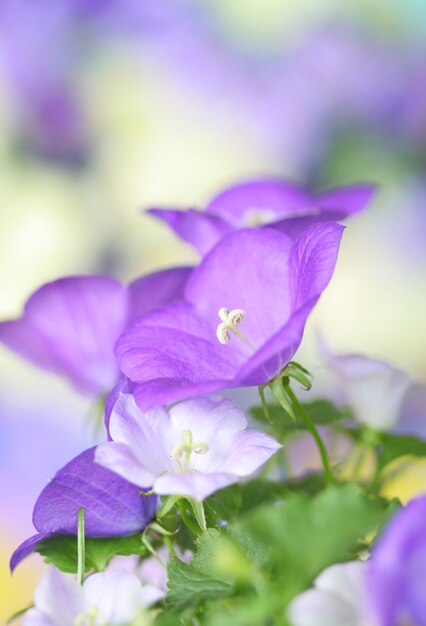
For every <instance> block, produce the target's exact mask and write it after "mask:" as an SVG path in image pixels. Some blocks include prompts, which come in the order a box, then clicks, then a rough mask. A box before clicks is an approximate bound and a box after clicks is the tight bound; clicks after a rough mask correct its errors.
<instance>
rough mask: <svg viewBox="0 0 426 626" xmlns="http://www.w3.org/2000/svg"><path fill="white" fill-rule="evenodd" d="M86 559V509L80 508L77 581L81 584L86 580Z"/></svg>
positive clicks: (78, 518)
mask: <svg viewBox="0 0 426 626" xmlns="http://www.w3.org/2000/svg"><path fill="white" fill-rule="evenodd" d="M85 560H86V555H85V537H84V509H79V510H78V517H77V582H78V584H79V585H82V584H83V580H84V572H85V569H86V567H85V565H86V564H85Z"/></svg>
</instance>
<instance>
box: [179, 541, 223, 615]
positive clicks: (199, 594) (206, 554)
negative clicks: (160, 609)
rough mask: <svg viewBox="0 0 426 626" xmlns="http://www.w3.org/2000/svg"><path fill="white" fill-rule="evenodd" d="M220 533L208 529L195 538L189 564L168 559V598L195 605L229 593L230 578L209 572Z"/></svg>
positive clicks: (181, 603) (182, 603) (182, 604)
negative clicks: (194, 550) (194, 549)
mask: <svg viewBox="0 0 426 626" xmlns="http://www.w3.org/2000/svg"><path fill="white" fill-rule="evenodd" d="M219 537H220V532H219V531H218V530H213V529H209V530H208V531H207V532H205V533H204V534H203V535H201V537H200V538H199V539H198V540H197V551H196V555H195V557H194V559H193V560H192V561H191V563H189V564H186V563H183V562H182V561H180V560H179V559H176V558H174V559H170V561H169V563H168V566H167V572H168V577H169V582H168V586H169V589H170V591H169V593H168V596H167V600H168V602H169V603H171V604H173V605H176V606H188V605H196V604H198V603H200V602H203V601H204V600H210V599H214V598H223V597H227V596H229V595H231V594H232V591H233V585H232V581H231V580H230V578H229V577H227V576H223V575H222V576H221V575H219V574H216V573H215V572H212V563H213V556H214V549H215V546H217V542H218V539H219Z"/></svg>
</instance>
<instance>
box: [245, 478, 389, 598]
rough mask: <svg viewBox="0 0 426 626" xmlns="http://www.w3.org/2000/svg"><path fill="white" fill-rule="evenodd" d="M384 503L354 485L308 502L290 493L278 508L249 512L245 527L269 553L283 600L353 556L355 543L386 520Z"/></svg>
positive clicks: (265, 507) (324, 494) (322, 493)
mask: <svg viewBox="0 0 426 626" xmlns="http://www.w3.org/2000/svg"><path fill="white" fill-rule="evenodd" d="M386 515H387V510H386V503H385V502H384V501H383V500H379V499H372V498H369V497H368V496H366V495H365V494H364V493H362V492H361V491H360V489H358V488H357V487H355V486H354V485H345V486H343V487H334V488H329V489H327V490H326V491H323V492H321V493H320V494H318V495H317V496H315V497H314V498H311V499H307V498H304V497H301V496H299V495H292V496H290V497H288V499H287V500H286V502H285V504H283V505H282V506H274V505H268V506H264V507H262V508H261V509H260V510H256V511H254V513H253V514H252V516H251V517H250V518H249V519H248V521H247V529H248V531H249V532H251V533H253V534H254V536H255V537H258V538H259V539H261V540H262V541H263V542H264V546H265V549H269V550H270V554H271V559H272V565H273V567H274V571H275V572H276V575H277V577H279V579H280V580H281V584H282V585H283V589H284V588H285V589H286V594H287V595H288V597H292V595H294V594H295V593H298V592H299V591H301V590H302V589H304V588H306V587H307V586H308V585H309V584H311V582H312V581H313V579H314V578H315V577H316V576H317V575H318V574H319V573H320V572H321V571H322V570H323V569H325V568H326V567H328V566H329V565H331V564H332V563H336V562H339V561H342V560H347V559H351V558H355V555H356V550H357V547H358V544H359V542H361V541H362V540H363V539H364V538H365V536H366V535H367V534H369V533H371V532H372V531H374V530H375V529H377V527H378V526H379V525H380V524H381V523H382V522H383V521H384V519H386Z"/></svg>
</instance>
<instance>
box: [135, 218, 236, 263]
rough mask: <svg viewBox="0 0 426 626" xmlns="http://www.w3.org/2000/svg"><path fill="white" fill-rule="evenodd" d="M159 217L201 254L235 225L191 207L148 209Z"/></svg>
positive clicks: (207, 250)
mask: <svg viewBox="0 0 426 626" xmlns="http://www.w3.org/2000/svg"><path fill="white" fill-rule="evenodd" d="M147 213H150V214H151V215H153V216H154V217H156V218H157V219H160V220H162V221H163V222H164V223H165V224H167V225H168V226H169V227H170V228H171V229H172V230H173V231H174V232H175V233H176V235H178V236H179V237H180V238H181V239H183V240H184V241H187V242H188V243H190V244H192V245H193V246H194V247H195V248H196V249H197V250H198V252H199V253H200V254H201V255H205V254H207V252H209V251H210V250H211V249H212V248H213V247H214V246H215V245H216V243H218V242H219V241H220V240H221V239H222V238H223V237H225V235H227V234H228V233H229V232H231V231H232V230H233V226H232V225H231V224H229V223H228V222H226V221H225V220H223V219H221V218H220V217H217V216H216V215H209V214H208V213H205V212H201V211H194V209H189V210H187V211H179V210H177V209H148V211H147Z"/></svg>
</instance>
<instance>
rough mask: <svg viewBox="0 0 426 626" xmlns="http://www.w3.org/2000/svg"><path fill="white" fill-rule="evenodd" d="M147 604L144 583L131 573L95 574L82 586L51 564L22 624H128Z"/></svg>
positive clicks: (84, 625) (55, 625) (51, 625)
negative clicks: (32, 606)
mask: <svg viewBox="0 0 426 626" xmlns="http://www.w3.org/2000/svg"><path fill="white" fill-rule="evenodd" d="M146 606H147V604H146V600H145V596H144V592H143V587H142V585H141V582H140V580H138V578H136V576H133V575H132V574H130V573H129V572H125V571H112V572H103V573H100V574H93V575H92V576H89V577H88V578H86V580H85V581H84V584H83V585H82V586H80V585H78V584H77V582H76V581H75V580H73V579H72V578H70V577H68V576H65V575H64V574H61V572H59V571H58V570H57V569H55V568H54V567H51V568H49V569H48V571H47V572H46V574H45V575H44V577H43V578H42V580H41V581H40V583H39V584H38V586H37V589H36V592H35V596H34V608H32V609H30V610H29V611H27V612H26V613H25V617H24V621H23V626H106V625H108V626H127V625H128V624H130V622H132V621H133V620H134V619H135V618H136V617H138V616H139V615H140V614H141V613H142V614H143V609H144V608H145V607H146Z"/></svg>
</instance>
